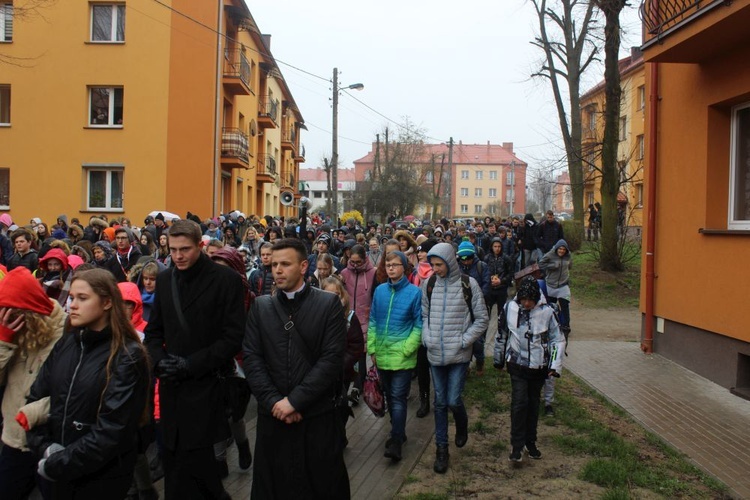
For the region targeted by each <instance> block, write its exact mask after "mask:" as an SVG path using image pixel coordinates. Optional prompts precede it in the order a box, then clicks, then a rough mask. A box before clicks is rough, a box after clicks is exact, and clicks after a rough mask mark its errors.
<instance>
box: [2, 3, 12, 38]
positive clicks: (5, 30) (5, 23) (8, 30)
mask: <svg viewBox="0 0 750 500" xmlns="http://www.w3.org/2000/svg"><path fill="white" fill-rule="evenodd" d="M12 41H13V4H10V3H0V42H12Z"/></svg>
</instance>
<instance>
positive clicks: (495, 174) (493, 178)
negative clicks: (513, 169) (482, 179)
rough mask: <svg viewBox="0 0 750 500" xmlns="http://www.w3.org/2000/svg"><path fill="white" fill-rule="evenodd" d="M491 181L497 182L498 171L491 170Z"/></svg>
mask: <svg viewBox="0 0 750 500" xmlns="http://www.w3.org/2000/svg"><path fill="white" fill-rule="evenodd" d="M490 180H491V181H496V180H497V170H490Z"/></svg>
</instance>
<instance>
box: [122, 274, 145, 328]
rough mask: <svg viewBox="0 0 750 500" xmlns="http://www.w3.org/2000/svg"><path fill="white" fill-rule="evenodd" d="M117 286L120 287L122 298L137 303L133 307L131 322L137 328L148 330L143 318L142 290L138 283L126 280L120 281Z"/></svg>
mask: <svg viewBox="0 0 750 500" xmlns="http://www.w3.org/2000/svg"><path fill="white" fill-rule="evenodd" d="M117 287H118V288H119V289H120V293H121V294H122V300H125V301H128V302H132V303H134V304H135V307H133V317H132V318H130V322H131V323H132V324H133V326H134V327H135V329H136V330H138V331H139V332H143V331H144V330H146V325H148V323H146V321H144V319H143V299H141V291H140V290H138V285H136V284H135V283H130V282H125V283H118V284H117Z"/></svg>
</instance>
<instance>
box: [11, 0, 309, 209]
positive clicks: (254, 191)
mask: <svg viewBox="0 0 750 500" xmlns="http://www.w3.org/2000/svg"><path fill="white" fill-rule="evenodd" d="M0 7H3V9H2V10H3V12H4V16H3V24H4V25H5V30H3V31H4V37H3V39H0V60H3V59H5V60H6V61H7V60H11V61H13V60H17V61H18V60H21V61H23V60H26V61H33V62H30V63H29V64H19V65H13V64H3V63H1V62H0V67H2V71H0V109H2V111H0V210H3V211H7V212H9V213H10V214H11V216H13V217H14V218H17V219H19V220H28V219H29V218H30V217H41V218H43V219H45V220H54V218H55V217H56V216H57V215H58V214H59V213H65V214H67V215H68V216H69V217H79V218H80V219H81V220H82V221H85V220H86V219H87V218H88V216H89V215H91V214H101V213H105V214H108V215H111V216H128V217H131V218H132V219H133V220H134V221H135V222H136V223H137V222H140V220H142V219H143V216H144V215H145V214H147V213H148V212H150V211H152V210H167V211H170V212H174V213H177V214H180V215H183V216H184V214H185V213H186V212H187V211H188V210H189V211H191V212H193V213H195V214H198V215H199V216H201V217H203V218H206V217H208V216H212V215H217V214H219V213H226V212H228V211H230V210H234V209H238V210H240V211H242V212H244V213H246V214H258V215H263V214H266V213H268V214H271V215H277V214H281V215H285V210H287V209H286V208H285V207H283V206H281V205H280V203H279V192H280V190H281V189H282V188H292V189H294V188H296V186H295V182H294V180H295V179H296V178H297V177H298V173H297V171H298V169H299V163H301V162H302V161H304V156H303V155H302V154H301V151H302V149H301V147H300V143H299V131H300V128H303V127H304V123H303V119H302V116H301V114H300V112H299V110H298V109H297V107H296V105H295V103H294V99H293V97H292V95H291V92H290V91H289V89H288V87H287V85H286V83H285V82H284V79H283V76H282V74H281V72H280V71H279V69H278V66H277V64H276V62H275V60H274V59H273V56H272V55H271V52H270V38H268V37H264V36H263V35H261V34H260V31H259V29H258V27H257V25H256V24H255V21H254V20H253V18H252V15H251V14H250V12H249V10H248V9H247V7H246V5H245V3H244V1H243V0H222V1H218V0H211V1H202V2H193V1H189V0H172V1H171V2H169V3H161V2H128V1H124V2H111V3H105V2H74V3H72V4H69V3H63V2H51V3H50V4H49V5H48V6H47V7H45V8H44V11H43V15H30V16H26V17H24V18H23V19H20V18H15V17H13V16H12V14H11V15H9V14H8V12H11V13H12V6H10V4H9V3H5V2H0ZM9 19H10V21H9ZM295 191H296V189H295ZM290 213H291V211H290Z"/></svg>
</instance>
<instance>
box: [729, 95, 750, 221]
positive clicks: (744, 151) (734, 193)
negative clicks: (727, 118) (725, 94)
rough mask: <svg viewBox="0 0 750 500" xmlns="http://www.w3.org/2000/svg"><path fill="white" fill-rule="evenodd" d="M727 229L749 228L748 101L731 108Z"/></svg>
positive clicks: (749, 142) (749, 141)
mask: <svg viewBox="0 0 750 500" xmlns="http://www.w3.org/2000/svg"><path fill="white" fill-rule="evenodd" d="M731 130H732V136H731V148H732V149H731V151H730V163H729V183H730V184H729V224H728V228H729V229H750V103H745V104H742V105H739V106H736V107H734V108H733V109H732V129H731Z"/></svg>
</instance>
